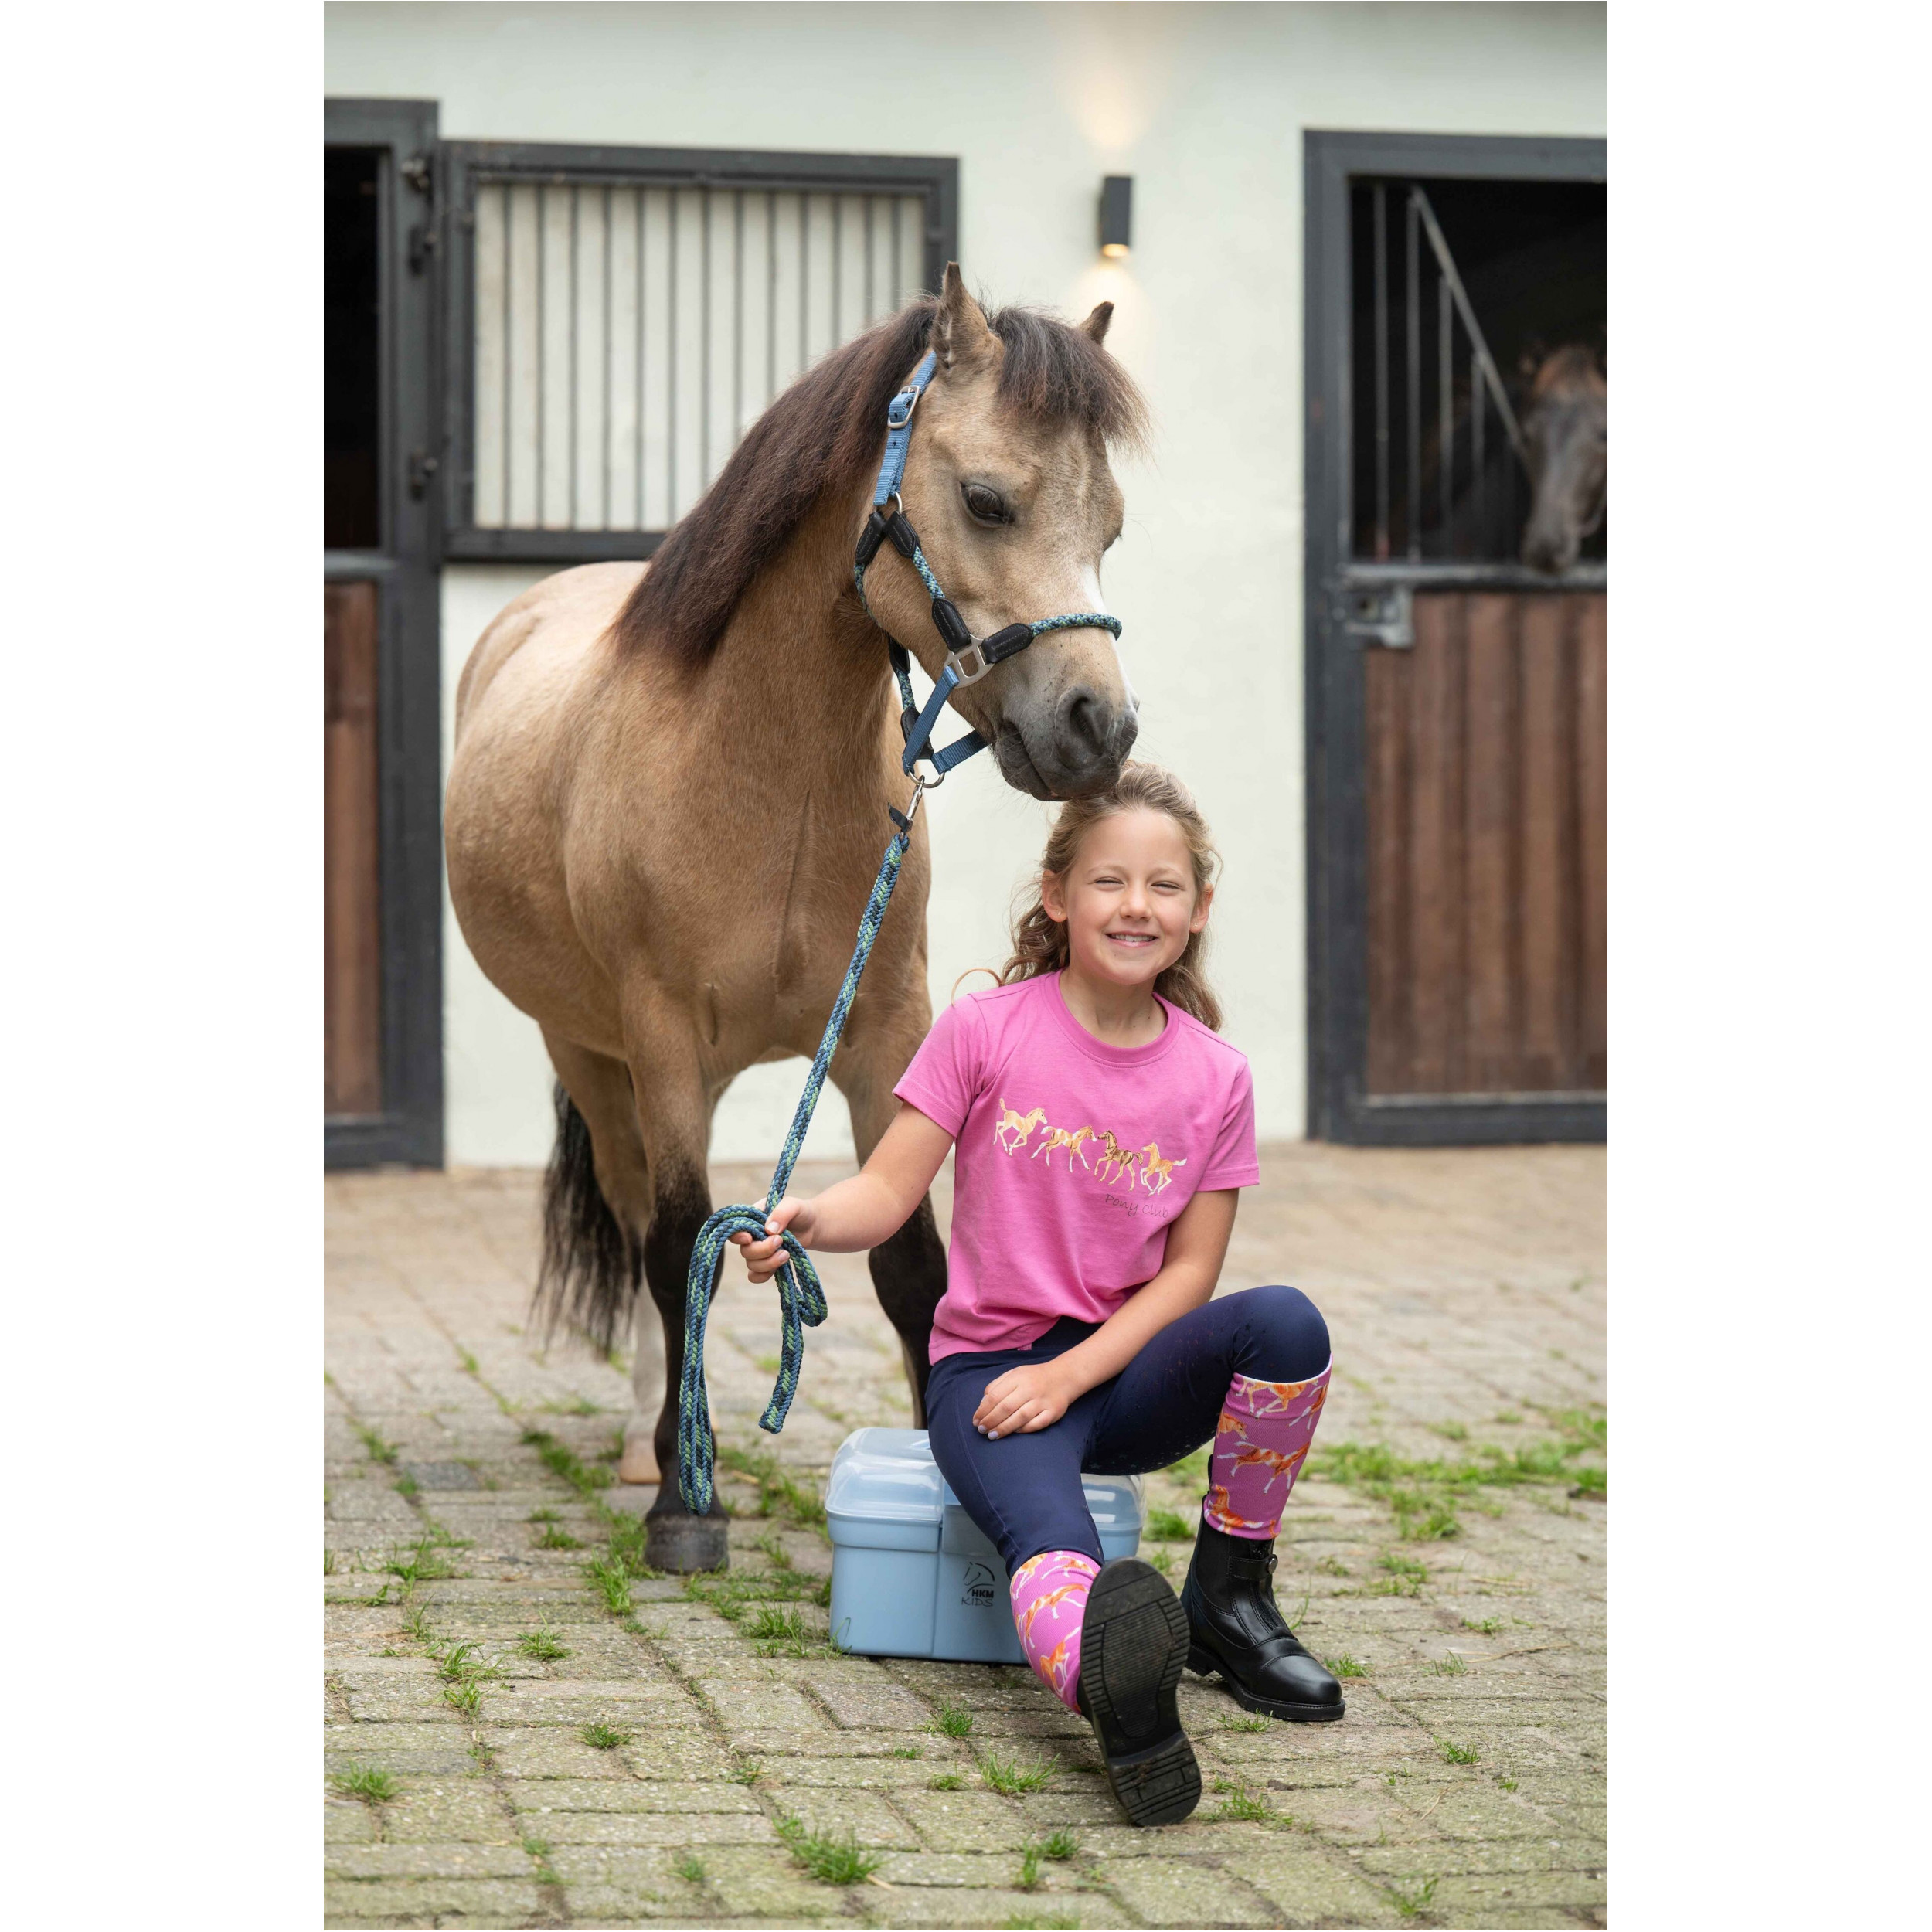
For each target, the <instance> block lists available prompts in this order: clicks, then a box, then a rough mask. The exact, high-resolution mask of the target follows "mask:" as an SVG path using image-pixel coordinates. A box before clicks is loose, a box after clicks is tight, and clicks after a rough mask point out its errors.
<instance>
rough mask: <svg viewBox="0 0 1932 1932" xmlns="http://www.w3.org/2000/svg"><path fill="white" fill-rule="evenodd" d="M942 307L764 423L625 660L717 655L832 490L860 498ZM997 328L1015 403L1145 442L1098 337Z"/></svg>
mask: <svg viewBox="0 0 1932 1932" xmlns="http://www.w3.org/2000/svg"><path fill="white" fill-rule="evenodd" d="M938 309H939V300H938V298H937V296H930V295H929V296H926V297H924V298H922V299H921V300H920V301H916V302H914V303H913V304H911V306H910V307H909V308H903V309H901V310H900V312H899V313H898V314H897V315H893V316H890V317H889V318H887V319H886V321H883V322H879V323H878V324H876V325H875V326H874V327H872V328H869V329H868V330H867V331H866V333H865V334H864V335H861V336H859V337H857V338H855V340H853V341H852V342H848V343H847V344H846V345H845V347H844V348H842V349H835V350H834V351H833V352H832V354H831V355H828V356H826V357H825V359H824V360H823V361H822V362H818V363H817V364H815V366H813V367H812V368H811V369H808V370H807V371H806V372H805V373H804V375H803V376H800V377H799V379H798V381H797V382H795V383H793V384H792V386H791V388H789V389H787V390H786V391H785V392H784V394H783V395H781V396H779V398H778V399H777V401H776V402H774V403H773V404H772V405H771V406H770V408H769V409H767V410H766V411H765V413H764V415H762V416H761V417H759V418H758V420H757V422H755V423H753V424H752V426H751V427H750V429H749V430H747V431H746V432H745V436H744V440H743V441H742V442H741V443H740V444H739V445H738V447H737V448H736V450H734V451H733V452H732V454H731V458H730V461H729V462H727V463H726V464H725V466H724V468H723V470H722V471H720V472H719V476H718V480H717V481H716V482H715V483H713V485H712V486H711V487H710V488H709V489H708V490H707V491H706V492H705V493H704V495H702V497H701V498H699V500H698V502H696V504H695V505H693V506H692V508H691V509H689V511H687V512H685V515H684V516H683V517H682V519H680V520H679V522H677V523H676V524H675V525H674V526H672V529H671V531H670V532H669V534H668V536H666V537H665V539H664V541H663V543H661V544H660V545H659V546H658V550H657V553H656V555H655V556H654V557H653V558H652V559H651V567H650V569H649V570H647V571H646V572H645V574H644V578H643V580H642V581H641V583H639V584H638V587H637V588H636V589H635V590H633V591H632V592H631V595H630V597H629V598H628V600H627V601H626V603H625V604H624V608H623V610H622V611H620V612H619V613H618V614H617V622H616V624H615V625H614V627H613V628H614V633H615V635H616V639H617V645H618V648H619V649H620V650H621V651H636V650H643V649H646V648H648V649H653V650H658V651H665V652H667V653H668V654H669V655H671V656H672V657H673V658H677V659H678V660H679V661H680V662H683V663H685V664H692V665H695V664H697V663H699V662H702V660H703V659H705V658H708V657H709V655H711V653H712V652H713V651H714V650H716V648H717V645H718V641H719V639H720V638H722V637H723V634H724V631H725V627H726V625H727V624H729V623H730V621H731V614H732V612H733V611H734V610H736V608H737V605H738V600H739V599H740V597H743V594H744V593H745V590H746V589H747V587H748V586H749V585H750V583H751V581H752V580H753V578H754V577H757V574H758V573H759V572H760V571H761V570H764V569H765V568H766V567H767V566H768V565H769V564H770V563H772V561H773V560H774V559H775V558H776V557H777V555H778V553H779V552H780V551H781V550H782V549H784V546H785V545H786V544H787V543H788V542H789V541H790V540H791V537H792V536H793V534H794V532H796V531H797V529H798V526H800V525H801V523H803V522H804V520H805V519H806V518H807V517H808V515H811V512H812V511H813V510H814V509H815V508H816V507H817V506H818V504H819V503H820V502H822V501H823V500H824V498H825V496H826V495H827V494H828V493H830V494H832V495H842V494H843V493H845V492H847V491H849V490H852V489H855V488H857V486H858V485H859V481H860V479H861V478H863V477H866V476H869V474H870V473H871V472H872V470H873V468H875V467H876V464H877V463H878V461H879V452H880V451H881V450H882V449H883V447H884V444H885V440H886V404H887V403H889V402H890V401H891V400H892V399H893V396H894V395H895V394H896V393H897V391H898V389H899V386H900V383H903V381H904V380H905V379H906V375H907V374H908V373H909V372H910V370H911V369H912V367H913V364H914V363H915V362H917V361H918V360H919V358H920V355H921V354H923V352H924V350H925V348H926V345H927V338H928V337H929V336H930V334H931V333H932V326H933V318H934V315H936V314H937V312H938ZM986 321H987V324H988V327H989V328H992V332H993V333H994V334H995V335H997V336H998V338H999V339H1000V341H1001V342H1002V344H1003V345H1005V355H1004V356H1003V357H1002V360H1001V363H1000V372H999V389H998V402H999V404H1000V405H1001V406H1002V407H1005V408H1007V409H1010V410H1013V411H1014V412H1015V413H1018V414H1020V415H1023V416H1029V417H1040V418H1043V419H1044V420H1046V421H1048V422H1049V423H1055V424H1060V423H1077V424H1079V425H1081V426H1083V427H1086V428H1087V429H1090V430H1092V431H1094V433H1095V434H1097V435H1098V436H1100V437H1102V438H1103V439H1104V440H1106V441H1107V442H1110V443H1125V444H1130V445H1131V444H1138V443H1140V442H1141V441H1142V440H1145V435H1146V427H1147V416H1146V406H1145V403H1143V402H1142V401H1141V395H1140V392H1139V391H1138V389H1136V388H1135V387H1134V383H1133V381H1132V379H1131V378H1130V377H1129V376H1128V373H1127V372H1126V371H1125V370H1124V369H1122V368H1121V366H1120V364H1119V363H1118V362H1115V361H1114V358H1113V357H1112V356H1111V355H1108V354H1107V352H1106V350H1105V349H1103V348H1102V347H1101V346H1100V344H1099V343H1098V342H1095V341H1094V338H1093V337H1092V336H1090V335H1088V334H1087V332H1086V331H1085V330H1083V329H1080V328H1073V327H1070V325H1068V324H1066V323H1065V322H1063V321H1060V320H1059V319H1058V318H1056V317H1053V316H1051V315H1043V314H1041V313H1040V312H1039V311H1038V310H1037V309H1030V308H1002V309H998V310H994V311H989V312H988V315H987V317H986Z"/></svg>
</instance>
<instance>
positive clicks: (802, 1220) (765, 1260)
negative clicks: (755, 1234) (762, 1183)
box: [731, 1194, 818, 1284]
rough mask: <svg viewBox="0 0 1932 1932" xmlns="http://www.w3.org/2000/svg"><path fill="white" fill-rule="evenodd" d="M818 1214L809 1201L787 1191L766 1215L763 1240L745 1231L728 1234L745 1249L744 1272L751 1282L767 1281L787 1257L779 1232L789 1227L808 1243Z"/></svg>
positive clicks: (796, 1237)
mask: <svg viewBox="0 0 1932 1932" xmlns="http://www.w3.org/2000/svg"><path fill="white" fill-rule="evenodd" d="M758 1205H759V1206H760V1207H763V1206H764V1202H763V1201H760V1202H759V1203H758ZM817 1218H818V1217H817V1216H815V1214H814V1213H812V1206H811V1202H809V1201H801V1200H800V1199H799V1198H798V1196H797V1195H795V1194H787V1196H785V1198H784V1199H783V1200H782V1201H781V1202H779V1203H778V1205H777V1206H776V1207H775V1208H774V1209H772V1210H771V1212H770V1214H769V1215H768V1216H766V1219H765V1238H764V1240H762V1241H754V1240H753V1239H752V1237H751V1236H750V1235H748V1234H734V1235H733V1236H732V1237H731V1238H732V1240H733V1241H735V1242H736V1243H737V1244H738V1246H739V1247H740V1248H742V1249H743V1250H744V1257H745V1272H746V1273H747V1274H748V1275H750V1277H751V1279H752V1281H753V1284H757V1283H758V1282H760V1281H770V1279H771V1277H773V1276H774V1274H777V1272H778V1270H780V1269H781V1267H784V1265H785V1263H786V1261H787V1259H788V1258H789V1257H787V1255H786V1253H785V1244H784V1242H782V1241H781V1240H779V1239H778V1236H779V1235H780V1233H781V1232H783V1230H785V1229H787V1228H789V1229H791V1233H792V1236H793V1238H794V1240H798V1241H799V1242H801V1243H803V1244H804V1246H805V1247H811V1235H812V1227H813V1224H814V1223H815V1221H816V1220H817Z"/></svg>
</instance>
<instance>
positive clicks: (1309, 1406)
mask: <svg viewBox="0 0 1932 1932" xmlns="http://www.w3.org/2000/svg"><path fill="white" fill-rule="evenodd" d="M1327 1399H1328V1369H1323V1370H1322V1371H1321V1373H1320V1374H1319V1375H1318V1376H1316V1377H1315V1379H1314V1380H1313V1381H1312V1382H1253V1381H1250V1379H1248V1377H1247V1376H1236V1377H1235V1378H1234V1379H1233V1382H1231V1383H1230V1384H1229V1385H1228V1393H1227V1400H1226V1401H1225V1402H1223V1403H1222V1404H1221V1420H1220V1421H1219V1423H1218V1424H1217V1425H1216V1428H1215V1431H1214V1453H1213V1456H1212V1457H1211V1458H1209V1464H1208V1492H1207V1495H1206V1499H1205V1500H1204V1502H1202V1508H1201V1514H1202V1515H1203V1516H1204V1517H1206V1519H1207V1520H1208V1521H1209V1522H1211V1523H1212V1524H1213V1526H1214V1527H1215V1528H1216V1529H1219V1530H1220V1531H1221V1532H1223V1533H1224V1534H1225V1535H1227V1536H1252V1537H1254V1538H1257V1539H1260V1540H1261V1541H1266V1540H1267V1539H1268V1538H1269V1537H1270V1536H1273V1535H1274V1532H1275V1531H1276V1530H1277V1529H1279V1528H1280V1527H1281V1512H1282V1511H1283V1510H1284V1509H1286V1508H1287V1502H1288V1492H1289V1491H1290V1490H1291V1489H1292V1488H1294V1479H1295V1478H1296V1476H1297V1475H1299V1474H1300V1473H1301V1464H1302V1461H1303V1459H1304V1458H1305V1457H1306V1456H1307V1454H1308V1445H1309V1444H1311V1442H1313V1441H1314V1440H1315V1424H1316V1423H1318V1422H1319V1421H1320V1420H1321V1405H1322V1403H1324V1402H1325V1400H1327Z"/></svg>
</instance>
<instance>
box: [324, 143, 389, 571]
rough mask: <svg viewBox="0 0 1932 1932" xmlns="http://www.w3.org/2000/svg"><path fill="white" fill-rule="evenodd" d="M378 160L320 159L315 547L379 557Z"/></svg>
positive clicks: (351, 153)
mask: <svg viewBox="0 0 1932 1932" xmlns="http://www.w3.org/2000/svg"><path fill="white" fill-rule="evenodd" d="M382 187H383V156H382V153H381V151H380V150H379V149H376V148H325V150H324V151H323V155H322V260H323V270H322V367H323V371H324V374H323V382H322V471H323V482H322V488H323V499H322V502H323V509H322V547H323V548H324V549H328V550H379V549H381V548H382V547H383V505H382V470H383V222H382V210H381V208H380V206H379V202H378V199H377V198H378V196H379V195H380V194H381V192H382Z"/></svg>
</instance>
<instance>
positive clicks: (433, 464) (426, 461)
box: [410, 450, 442, 497]
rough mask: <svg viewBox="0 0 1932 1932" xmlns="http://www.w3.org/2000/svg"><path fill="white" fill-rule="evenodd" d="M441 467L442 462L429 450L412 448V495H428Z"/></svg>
mask: <svg viewBox="0 0 1932 1932" xmlns="http://www.w3.org/2000/svg"><path fill="white" fill-rule="evenodd" d="M441 467H442V466H441V464H439V463H438V462H437V460H436V458H435V457H433V456H432V455H430V453H429V451H427V450H411V451H410V495H411V496H414V497H424V496H427V495H429V493H430V484H431V483H433V482H434V481H435V480H436V472H437V470H438V469H440V468H441Z"/></svg>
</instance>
